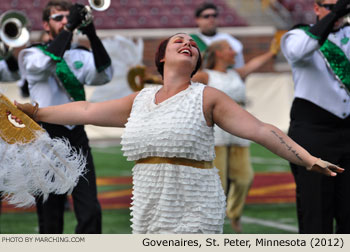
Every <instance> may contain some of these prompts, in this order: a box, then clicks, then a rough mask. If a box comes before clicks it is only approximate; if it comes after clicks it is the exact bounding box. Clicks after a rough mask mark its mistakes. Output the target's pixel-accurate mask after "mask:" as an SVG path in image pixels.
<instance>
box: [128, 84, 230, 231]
mask: <svg viewBox="0 0 350 252" xmlns="http://www.w3.org/2000/svg"><path fill="white" fill-rule="evenodd" d="M204 87H205V86H204V85H203V84H199V83H192V84H191V85H190V86H189V87H188V88H187V89H185V90H183V91H181V92H179V93H178V94H176V95H174V96H172V97H170V98H169V99H167V100H165V101H163V102H161V103H160V104H158V105H157V104H155V94H156V93H157V91H158V90H159V89H160V87H151V88H144V89H143V90H142V91H140V93H139V94H138V95H137V97H136V98H135V101H134V104H133V107H132V111H131V115H130V118H129V119H128V122H127V124H126V128H125V131H124V134H123V136H122V142H121V143H122V146H123V147H122V150H123V151H124V155H125V156H127V158H128V160H130V161H132V160H138V159H141V158H146V157H180V158H188V159H194V160H198V161H202V160H204V161H212V160H213V159H214V157H215V151H214V135H213V128H212V127H208V126H207V124H206V120H205V118H204V114H203V90H204ZM225 205H226V203H225V195H224V192H223V189H222V186H221V182H220V178H219V175H218V170H217V169H216V168H215V167H214V168H211V169H200V168H194V167H189V166H183V165H173V164H167V163H166V164H142V163H141V164H136V165H135V166H134V168H133V197H132V206H131V208H130V209H131V216H132V218H131V221H132V230H133V233H144V234H145V233H158V234H161V233H174V234H183V233H222V229H223V224H224V217H225Z"/></svg>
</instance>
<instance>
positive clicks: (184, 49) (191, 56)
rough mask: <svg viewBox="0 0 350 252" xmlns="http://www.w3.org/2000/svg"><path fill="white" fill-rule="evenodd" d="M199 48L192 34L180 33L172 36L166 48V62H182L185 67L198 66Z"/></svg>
mask: <svg viewBox="0 0 350 252" xmlns="http://www.w3.org/2000/svg"><path fill="white" fill-rule="evenodd" d="M198 57H199V49H198V47H197V44H196V42H195V41H194V40H193V39H192V38H191V36H189V35H187V34H184V33H179V34H176V35H174V36H173V37H171V38H170V40H169V42H168V45H167V48H166V50H165V57H164V59H163V61H164V62H165V63H181V64H182V65H183V66H184V67H189V66H191V70H194V68H195V67H196V64H197V61H198Z"/></svg>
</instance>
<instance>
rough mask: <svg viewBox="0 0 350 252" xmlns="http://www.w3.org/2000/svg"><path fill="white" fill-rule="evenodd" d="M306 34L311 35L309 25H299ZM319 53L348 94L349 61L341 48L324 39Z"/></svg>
mask: <svg viewBox="0 0 350 252" xmlns="http://www.w3.org/2000/svg"><path fill="white" fill-rule="evenodd" d="M299 28H300V29H302V30H304V31H305V32H306V34H308V35H309V36H310V37H313V36H314V35H312V34H311V33H310V32H308V30H309V29H310V27H309V26H303V27H299ZM319 50H320V52H321V55H322V56H323V58H324V60H325V62H326V64H327V66H328V68H329V69H330V70H331V71H332V72H333V74H334V76H335V77H336V79H337V80H338V81H339V82H340V83H341V84H343V86H344V88H345V90H346V91H347V93H348V94H350V61H349V59H348V57H347V56H346V54H345V53H344V52H343V50H342V49H341V48H339V47H338V46H337V45H336V44H334V43H333V42H332V41H330V40H328V39H326V41H325V42H324V43H323V45H322V46H321V47H320V49H319Z"/></svg>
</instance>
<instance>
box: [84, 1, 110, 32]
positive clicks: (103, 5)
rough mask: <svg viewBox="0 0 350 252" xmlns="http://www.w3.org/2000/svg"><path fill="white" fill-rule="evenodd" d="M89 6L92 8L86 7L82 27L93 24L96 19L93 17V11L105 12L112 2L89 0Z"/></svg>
mask: <svg viewBox="0 0 350 252" xmlns="http://www.w3.org/2000/svg"><path fill="white" fill-rule="evenodd" d="M89 5H90V6H88V5H86V6H85V8H84V12H85V20H84V22H83V23H82V24H81V26H80V27H84V26H87V25H88V24H90V23H91V22H92V20H93V18H94V16H93V15H92V9H93V10H96V11H105V10H107V9H108V8H109V6H110V5H111V0H89Z"/></svg>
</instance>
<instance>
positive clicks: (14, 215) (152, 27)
mask: <svg viewBox="0 0 350 252" xmlns="http://www.w3.org/2000/svg"><path fill="white" fill-rule="evenodd" d="M46 2H47V0H6V1H1V3H0V15H1V14H2V13H4V12H6V11H8V10H19V11H22V12H23V13H25V14H26V15H27V16H28V18H29V21H30V42H29V43H28V45H29V44H30V43H33V42H37V41H39V40H40V37H41V35H42V20H41V17H42V8H43V7H44V6H45V4H46ZM73 2H78V3H81V4H84V5H88V0H78V1H73ZM203 2H212V3H214V4H216V5H217V6H218V8H219V13H220V15H219V17H218V18H219V21H220V24H219V29H218V30H219V31H222V32H226V33H229V34H231V35H233V36H234V37H236V38H237V39H239V40H240V41H241V42H242V43H243V46H244V51H243V54H244V58H245V62H248V61H249V59H251V58H253V57H255V56H257V55H260V54H262V53H264V52H266V51H268V50H269V47H270V42H271V40H272V38H274V36H275V34H276V32H277V31H285V30H288V29H290V28H291V27H293V26H294V25H295V24H299V23H313V22H314V21H315V16H314V14H313V3H314V1H313V0H212V1H203V0H176V1H175V0H112V1H111V5H110V7H109V8H108V9H107V10H105V11H101V12H98V11H93V15H94V24H95V27H96V29H97V32H98V35H99V36H100V38H101V39H102V40H103V43H104V44H105V46H106V48H107V50H108V51H109V53H110V55H111V58H112V61H113V65H114V69H115V76H114V78H113V80H112V82H111V83H109V84H107V85H106V87H99V88H95V87H86V92H87V98H88V99H89V100H90V101H99V100H104V99H112V98H118V97H119V96H122V95H125V94H127V93H128V92H131V90H130V85H129V82H128V79H127V78H128V73H129V71H130V69H132V68H134V67H136V66H142V67H143V69H144V71H145V73H146V75H148V76H152V77H158V78H159V76H158V74H157V72H156V68H155V66H154V53H155V51H156V48H157V46H158V44H159V42H160V41H161V40H163V39H164V38H167V37H169V36H170V35H173V34H175V33H177V32H186V33H195V32H197V31H198V28H197V27H196V23H195V17H194V10H195V9H196V7H197V6H198V5H199V4H201V3H203ZM75 42H77V43H81V44H86V45H88V44H87V43H88V41H87V40H86V39H85V38H84V37H83V36H82V35H81V34H76V36H75ZM119 45H123V48H124V49H123V50H120V48H121V47H120V46H119ZM19 50H21V48H16V49H15V54H17V53H18V51H19ZM136 77H137V76H136ZM245 83H246V85H247V100H248V104H247V110H248V111H249V112H251V113H252V114H253V115H255V116H256V117H258V118H259V119H261V120H263V121H265V122H268V123H272V124H274V125H276V126H278V127H279V128H281V129H282V130H283V131H285V132H286V131H287V130H288V125H289V110H290V105H291V103H292V97H293V81H292V77H291V71H290V67H289V65H288V64H287V62H286V60H285V59H284V57H283V55H282V54H281V53H279V54H278V55H277V57H276V58H275V59H274V60H272V61H269V63H268V64H265V65H264V66H263V67H262V68H260V69H259V71H258V72H256V73H253V74H251V75H249V77H248V78H247V79H246V81H245ZM146 84H147V83H146ZM0 89H1V91H2V92H3V93H4V94H5V95H6V96H7V97H9V98H10V99H11V100H15V99H16V100H18V101H21V102H23V101H28V98H23V97H22V96H21V95H20V92H19V88H18V86H17V85H16V83H6V84H5V83H1V85H0ZM111 90H113V92H111ZM122 132H123V129H118V128H100V127H93V126H87V133H88V135H89V138H90V141H91V146H92V147H93V153H94V159H95V165H96V172H97V175H98V177H99V178H98V185H99V199H100V201H101V203H102V207H103V210H104V212H103V214H104V217H103V232H104V233H130V227H129V225H130V223H129V219H130V216H129V209H128V207H129V204H130V195H131V188H132V185H131V167H132V165H133V164H132V163H130V162H127V161H126V160H125V158H124V157H123V156H122V153H121V151H120V146H119V138H120V135H121V134H122ZM251 151H252V162H253V166H254V170H255V172H256V176H255V179H254V183H253V187H252V189H251V191H250V193H249V196H248V199H247V203H248V204H247V206H246V208H245V211H244V219H243V228H244V232H245V233H296V232H297V223H296V216H295V202H294V195H295V192H294V189H295V186H294V181H293V178H292V175H291V174H290V172H289V166H288V163H287V162H286V161H284V160H281V159H279V158H278V157H277V156H275V155H273V154H272V153H270V152H268V151H267V150H265V149H264V148H262V147H261V146H258V145H256V144H252V147H251ZM67 211H70V213H68V214H67V215H66V217H65V218H68V219H69V218H70V219H71V221H66V223H68V224H67V225H66V227H65V232H66V233H72V232H74V225H75V224H74V216H73V212H71V209H67ZM36 221H37V220H36V216H35V211H34V209H15V208H13V207H12V206H10V205H7V204H6V203H5V202H4V203H3V209H2V215H1V216H0V225H1V229H0V232H1V233H36V232H37V229H36V225H37V224H36ZM69 222H71V224H69ZM13 223H16V225H14V224H13ZM18 223H21V226H20V227H19V226H17V225H18ZM224 232H225V233H232V230H231V228H230V227H229V224H228V223H226V224H225V229H224Z"/></svg>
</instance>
